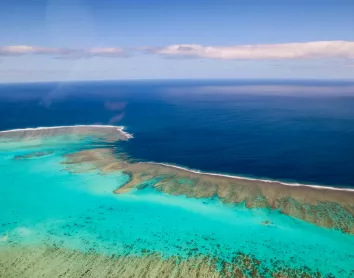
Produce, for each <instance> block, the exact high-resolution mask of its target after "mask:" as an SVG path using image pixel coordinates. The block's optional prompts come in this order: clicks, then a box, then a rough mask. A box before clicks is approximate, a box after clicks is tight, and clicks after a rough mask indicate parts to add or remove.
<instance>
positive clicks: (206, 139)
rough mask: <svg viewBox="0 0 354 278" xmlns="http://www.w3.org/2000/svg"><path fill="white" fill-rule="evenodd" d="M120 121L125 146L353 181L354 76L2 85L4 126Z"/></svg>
mask: <svg viewBox="0 0 354 278" xmlns="http://www.w3.org/2000/svg"><path fill="white" fill-rule="evenodd" d="M75 124H113V125H124V126H125V127H126V130H127V131H128V132H129V133H132V134H133V135H134V139H131V140H130V141H128V142H125V143H123V148H124V149H125V151H126V152H127V153H129V154H130V155H131V156H133V157H134V158H136V159H139V160H143V161H155V162H166V163H170V164H177V165H182V166H185V167H188V168H193V169H199V170H203V171H208V172H218V173H231V174H236V175H241V176H251V177H259V178H268V179H275V180H283V181H296V182H301V183H311V184H322V185H332V186H341V187H354V83H350V82H329V81H328V82H324V81H306V82H305V81H255V80H254V81H251V80H250V81H183V80H181V81H125V82H78V83H32V84H2V85H0V130H6V129H14V128H25V127H38V126H58V125H75Z"/></svg>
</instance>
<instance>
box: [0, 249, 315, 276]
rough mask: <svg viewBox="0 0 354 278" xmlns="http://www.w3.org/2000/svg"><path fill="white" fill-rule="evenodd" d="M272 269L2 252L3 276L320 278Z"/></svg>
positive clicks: (196, 260)
mask: <svg viewBox="0 0 354 278" xmlns="http://www.w3.org/2000/svg"><path fill="white" fill-rule="evenodd" d="M272 268H273V269H268V268H267V265H266V264H264V263H263V262H261V261H259V260H257V258H255V257H252V256H249V255H245V254H242V253H235V256H234V258H233V260H232V263H229V262H225V261H222V262H218V263H217V260H216V259H213V258H209V257H193V258H189V259H185V260H184V259H180V258H176V257H171V258H168V259H163V258H162V257H161V256H160V255H159V254H158V253H149V254H147V255H142V256H134V255H125V256H105V255H102V254H98V253H94V252H91V253H83V252H80V251H75V250H68V249H64V248H58V247H46V246H41V247H33V246H32V247H16V246H8V247H6V248H1V249H0V277H6V278H27V277H44V278H52V277H62V278H65V277H107V278H108V277H112V278H113V277H115V278H116V277H119V278H128V277H129V278H132V277H160V278H165V277H166V278H170V277H174V278H185V277H190V278H197V277H199V278H221V277H235V278H241V277H242V278H243V277H254V278H261V277H264V275H267V277H274V278H285V277H303V278H310V277H317V278H319V277H321V275H320V273H318V272H315V271H312V270H310V269H308V268H307V267H304V268H301V269H290V268H284V267H282V266H281V262H280V261H279V262H278V261H274V262H273V264H272Z"/></svg>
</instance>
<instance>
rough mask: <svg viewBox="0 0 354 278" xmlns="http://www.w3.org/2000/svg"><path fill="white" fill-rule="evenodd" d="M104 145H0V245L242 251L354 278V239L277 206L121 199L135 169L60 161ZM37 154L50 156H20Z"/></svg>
mask: <svg viewBox="0 0 354 278" xmlns="http://www.w3.org/2000/svg"><path fill="white" fill-rule="evenodd" d="M98 145H99V144H98V143H97V142H94V141H92V140H91V139H85V140H77V139H72V140H71V141H70V140H69V141H68V138H65V137H57V138H51V139H47V140H38V139H36V140H30V141H23V142H20V143H14V142H12V143H11V142H2V143H1V144H0V183H1V185H0V211H1V217H0V248H6V247H7V246H36V245H41V244H48V245H55V246H58V247H65V248H68V249H73V250H80V251H82V252H91V251H94V252H98V253H101V254H105V255H108V256H111V255H126V254H133V255H137V256H144V255H145V254H147V253H159V254H161V256H163V257H164V258H169V257H171V256H178V257H179V258H180V259H181V260H183V259H188V258H190V257H196V256H210V257H215V258H218V259H219V260H220V261H230V262H231V260H232V258H233V257H234V256H235V254H236V253H237V252H241V253H243V254H247V255H252V256H255V257H256V258H257V259H258V260H260V261H262V263H263V264H264V266H265V267H267V268H270V269H272V268H273V267H274V265H275V263H277V264H278V265H281V266H283V267H286V268H304V267H308V268H309V269H311V271H314V272H315V271H318V272H320V273H321V274H323V276H327V277H353V268H354V252H353V250H354V237H353V236H351V235H347V234H344V233H342V232H338V231H335V230H331V229H325V228H321V227H317V226H315V225H313V224H309V223H306V222H304V221H300V220H297V219H295V218H292V217H289V216H286V215H284V214H281V213H280V212H278V211H271V210H267V209H247V208H245V207H244V206H243V205H242V204H240V205H238V206H231V205H225V204H223V203H221V202H220V201H219V200H218V199H193V198H187V197H185V196H170V195H168V194H165V193H161V192H157V191H156V190H154V189H153V188H152V187H144V188H143V189H139V190H137V189H135V190H133V191H131V192H129V193H126V194H122V195H116V194H114V193H113V190H115V189H116V188H118V187H119V186H121V185H123V184H124V183H125V182H127V181H128V180H129V176H128V175H126V174H124V173H121V172H117V173H114V174H102V173H100V172H97V171H91V172H86V173H70V172H69V171H67V170H66V169H65V168H66V167H67V165H65V164H61V162H62V161H63V160H64V158H63V155H64V154H67V153H71V152H75V151H78V150H80V149H82V148H88V147H92V148H95V147H97V146H98ZM106 147H107V146H106ZM38 151H41V152H43V151H44V152H47V153H46V154H45V155H42V156H33V157H30V158H24V159H15V158H16V157H17V156H23V155H26V154H29V153H33V152H38ZM153 183H154V180H151V185H153ZM265 221H266V222H265ZM265 223H267V224H265ZM263 275H264V277H267V274H266V272H264V273H263Z"/></svg>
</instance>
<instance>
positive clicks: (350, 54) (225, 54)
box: [0, 41, 354, 60]
mask: <svg viewBox="0 0 354 278" xmlns="http://www.w3.org/2000/svg"><path fill="white" fill-rule="evenodd" d="M130 50H132V49H122V48H119V47H109V48H91V49H73V48H49V47H37V46H27V45H18V46H4V47H1V46H0V55H1V56H20V55H29V54H32V55H51V56H52V57H54V58H59V59H77V58H89V57H96V56H99V57H125V56H127V52H128V51H130ZM133 50H135V51H136V52H143V53H146V54H157V55H161V56H164V57H179V58H186V57H194V58H209V59H220V60H281V59H282V60H296V59H331V58H343V59H354V42H351V41H315V42H301V43H281V44H253V45H235V46H204V45H199V44H175V45H168V46H163V47H138V48H134V49H133Z"/></svg>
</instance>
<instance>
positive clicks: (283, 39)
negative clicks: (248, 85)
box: [0, 0, 354, 82]
mask: <svg viewBox="0 0 354 278" xmlns="http://www.w3.org/2000/svg"><path fill="white" fill-rule="evenodd" d="M285 2H286V3H285ZM353 14H354V1H347V0H336V1H334V0H322V1H318V0H307V1H303V0H297V1H294V0H289V1H278V0H269V1H267V0H264V1H260V0H247V1H246V0H218V1H217V0H189V1H187V0H179V1H177V0H174V1H168V0H165V1H162V0H149V1H146V0H130V1H118V0H116V1H113V0H102V1H96V0H12V1H1V2H0V82H28V81H58V80H59V81H60V80H63V81H71V80H92V79H94V80H116V79H117V80H120V79H173V78H184V79H188V78H193V79H195V78H198V79H203V78H213V79H217V78H235V79H238V78H272V79H274V78H286V79H304V78H309V79H354V32H353V30H354V16H353Z"/></svg>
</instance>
